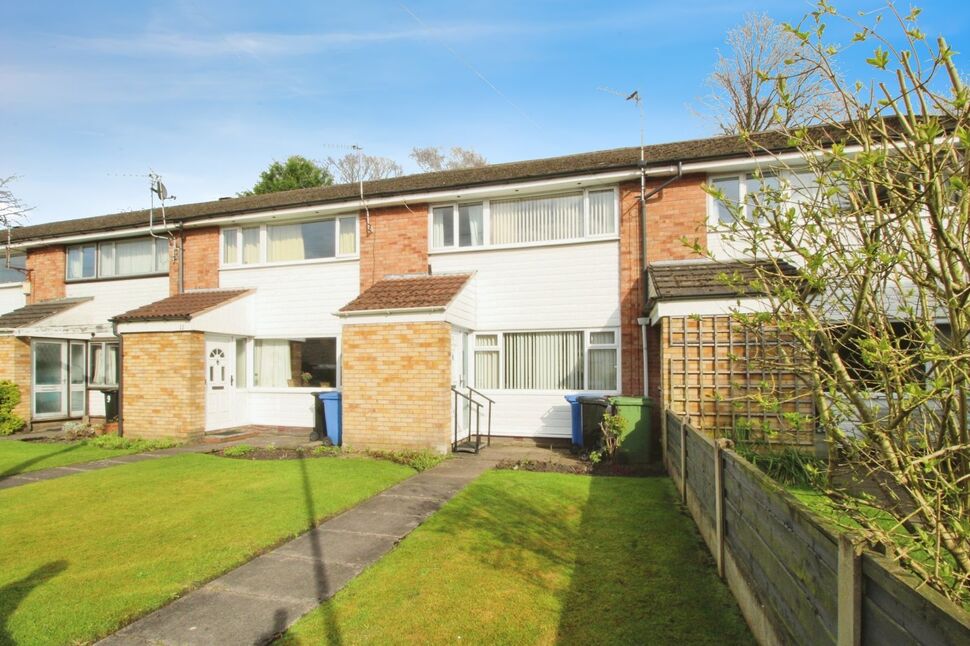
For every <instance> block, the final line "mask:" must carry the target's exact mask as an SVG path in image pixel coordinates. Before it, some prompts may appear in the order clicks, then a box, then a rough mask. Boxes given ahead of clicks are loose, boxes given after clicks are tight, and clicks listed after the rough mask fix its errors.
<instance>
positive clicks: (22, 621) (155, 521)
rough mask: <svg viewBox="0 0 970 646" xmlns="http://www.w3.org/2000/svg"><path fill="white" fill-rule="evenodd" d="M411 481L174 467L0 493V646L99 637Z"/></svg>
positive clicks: (297, 463) (265, 464)
mask: <svg viewBox="0 0 970 646" xmlns="http://www.w3.org/2000/svg"><path fill="white" fill-rule="evenodd" d="M4 444H6V442H4ZM412 474H414V471H413V470H412V469H408V468H406V467H403V466H400V465H396V464H392V463H390V462H382V461H377V460H367V459H347V460H305V461H301V460H282V461H245V460H224V459H221V458H218V457H214V456H208V455H179V456H174V457H168V458H162V459H158V460H149V461H145V462H140V463H137V464H130V465H124V466H117V467H112V468H111V469H105V470H103V471H94V472H90V473H84V474H79V475H76V476H71V477H69V478H61V479H57V480H51V481H47V482H42V483H36V484H31V485H27V486H24V487H17V488H14V489H9V490H5V491H0V536H3V541H0V563H3V564H4V566H3V568H0V644H3V643H16V644H69V643H75V642H88V641H92V640H94V639H97V638H98V637H102V636H104V635H107V634H109V633H111V632H113V631H114V630H116V629H117V628H119V627H121V626H122V625H123V624H124V623H127V622H128V621H129V620H131V619H134V618H135V617H138V616H140V615H143V614H145V613H147V612H149V611H151V610H154V609H156V608H158V607H160V606H162V605H164V604H165V603H167V602H169V601H171V600H172V599H173V598H175V597H177V596H178V595H180V594H181V593H184V592H185V591H187V590H189V589H192V588H194V587H197V586H198V585H199V584H201V583H203V582H205V581H207V580H210V579H212V578H214V577H215V576H217V575H219V574H221V573H223V572H225V571H227V570H230V569H232V568H234V567H236V566H239V565H241V564H242V563H244V562H245V561H247V560H248V559H250V558H251V557H252V556H254V555H255V554H257V553H259V552H261V551H263V550H265V549H266V548H268V547H270V546H273V545H275V544H278V543H280V542H281V541H283V540H284V539H286V538H289V537H292V536H295V535H297V534H299V533H301V532H302V531H304V530H305V529H307V528H308V527H309V526H310V525H311V523H313V522H316V521H319V520H320V519H322V518H324V517H327V516H331V515H333V514H335V513H337V512H339V511H342V510H344V509H346V508H348V507H350V506H352V505H354V504H356V503H357V502H359V501H361V500H363V499H364V498H367V497H369V496H371V495H373V494H375V493H377V492H378V491H380V490H382V489H385V488H386V487H388V486H390V485H392V484H394V483H395V482H398V481H400V480H403V479H404V478H406V477H408V476H409V475H412Z"/></svg>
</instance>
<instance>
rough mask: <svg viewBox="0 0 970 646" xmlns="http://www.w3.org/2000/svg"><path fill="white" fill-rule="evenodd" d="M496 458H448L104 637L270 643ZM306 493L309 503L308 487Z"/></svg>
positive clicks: (108, 643) (113, 641)
mask: <svg viewBox="0 0 970 646" xmlns="http://www.w3.org/2000/svg"><path fill="white" fill-rule="evenodd" d="M494 464H495V460H494V459H491V458H490V456H487V452H486V455H480V456H461V457H455V458H453V459H451V460H448V461H446V462H444V463H442V464H440V465H439V466H437V467H435V468H433V469H430V470H429V471H426V472H424V473H422V474H419V475H416V476H414V477H412V478H410V479H408V480H405V481H404V482H402V483H400V484H397V485H395V486H393V487H391V488H390V489H387V490H386V491H384V492H383V493H380V494H378V495H376V496H374V497H373V498H370V499H369V500H366V501H364V502H362V503H360V504H359V505H357V506H356V507H354V508H352V509H350V510H348V511H346V512H344V513H342V514H340V515H339V516H336V517H334V518H332V519H330V520H328V521H326V522H324V523H322V524H321V525H320V526H318V527H317V528H316V529H313V530H310V531H309V532H307V533H305V534H303V535H302V536H300V537H298V538H296V539H294V540H292V541H290V542H288V543H286V544H284V545H282V546H280V547H278V548H276V549H275V550H273V551H271V552H268V553H267V554H264V555H262V556H258V557H256V558H255V559H253V560H252V561H249V562H248V563H246V564H245V565H243V566H241V567H239V568H237V569H235V570H233V571H231V572H229V573H228V574H225V575H223V576H221V577H219V578H218V579H215V580H214V581H211V582H209V583H208V584H206V585H204V586H203V587H201V588H199V589H198V590H195V591H193V592H190V593H188V594H187V595H185V596H184V597H182V598H180V599H178V600H177V601H175V602H173V603H171V604H169V605H167V606H165V607H164V608H161V609H160V610H157V611H156V612H154V613H152V614H150V615H148V616H146V617H144V618H142V619H139V620H138V621H136V622H135V623H133V624H131V625H129V626H128V627H126V628H123V629H121V630H120V631H118V632H117V633H115V634H114V635H112V636H110V637H108V638H106V639H104V640H102V641H101V642H99V644H102V645H104V646H116V645H121V644H135V645H139V644H140V645H145V646H147V645H149V644H166V645H175V644H178V645H195V644H263V643H266V642H268V641H270V640H271V639H273V638H274V637H275V636H276V635H278V634H280V633H281V632H283V631H284V630H285V629H286V628H288V627H289V626H290V625H292V624H293V623H294V622H296V620H297V619H299V618H300V617H302V616H303V615H305V614H306V613H308V612H310V611H311V610H313V609H314V608H316V607H317V606H318V605H319V604H320V603H321V602H322V601H325V600H326V599H329V598H330V597H332V596H333V595H334V594H336V592H337V591H338V590H340V589H341V588H343V587H344V586H345V585H346V584H347V582H348V581H350V580H351V579H353V578H354V577H355V576H357V575H358V574H360V572H361V571H362V570H363V569H364V568H366V567H367V566H368V565H370V564H371V563H374V562H375V561H377V560H378V559H380V558H381V557H382V556H383V555H384V554H386V553H387V552H389V551H390V550H391V548H393V547H394V546H395V545H396V544H397V543H398V542H399V541H400V540H401V539H402V538H404V537H405V536H407V535H408V534H409V533H410V532H411V531H412V530H413V529H414V528H415V527H417V526H418V525H420V524H421V523H422V522H424V520H425V519H426V518H427V517H428V516H430V515H431V514H433V513H434V512H435V511H437V510H438V509H439V508H440V507H441V505H443V504H444V503H445V502H446V501H448V500H449V499H451V497H452V496H454V495H455V494H456V493H458V491H460V490H461V489H462V488H463V487H464V486H465V485H466V484H468V483H469V482H471V481H472V480H474V479H475V478H476V477H478V476H479V475H481V474H482V473H483V472H484V471H486V470H487V469H489V468H491V467H492V466H494ZM320 494H321V495H323V494H325V492H320ZM307 496H308V505H312V497H311V496H310V492H309V491H308V492H307ZM311 509H312V506H311Z"/></svg>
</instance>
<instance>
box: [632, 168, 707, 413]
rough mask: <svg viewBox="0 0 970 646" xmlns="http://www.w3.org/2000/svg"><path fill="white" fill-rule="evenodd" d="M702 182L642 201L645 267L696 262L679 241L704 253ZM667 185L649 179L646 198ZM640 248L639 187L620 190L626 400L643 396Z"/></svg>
mask: <svg viewBox="0 0 970 646" xmlns="http://www.w3.org/2000/svg"><path fill="white" fill-rule="evenodd" d="M706 179H707V176H706V175H701V174H695V175H685V176H684V177H682V178H680V179H678V180H676V181H674V182H672V183H671V184H670V185H669V186H667V187H666V188H664V189H663V190H662V191H661V192H660V193H658V194H657V195H655V196H653V197H652V198H650V199H649V200H648V201H647V262H648V263H650V262H657V261H661V260H689V259H700V258H701V256H698V255H697V254H695V253H694V252H693V250H692V249H690V247H688V246H687V245H686V244H685V243H684V239H687V240H689V241H694V240H697V241H699V242H700V244H701V247H702V248H705V249H706V248H707V194H706V193H705V192H704V191H703V189H702V188H701V185H702V184H703V183H704V182H705V181H706ZM666 180H667V178H652V179H650V180H649V181H648V182H647V192H648V193H649V192H650V191H651V190H653V189H654V188H656V187H657V186H659V185H660V184H662V183H663V182H664V181H666ZM642 244H643V231H642V227H641V219H640V182H639V181H637V182H629V183H626V184H621V185H620V317H621V327H620V342H621V344H622V346H621V347H622V352H623V370H622V375H621V377H622V389H623V392H624V393H627V394H630V395H639V394H642V393H643V342H642V336H641V335H642V333H641V331H640V325H639V324H638V323H637V319H638V318H640V317H642V316H644V315H645V312H644V311H643V308H644V303H643V283H642V278H643V275H642V274H643V267H642V266H641V260H640V250H641V248H642ZM648 333H649V332H648ZM648 345H649V344H648ZM651 352H652V349H651ZM655 370H659V368H655ZM651 390H652V387H651ZM651 396H653V393H651Z"/></svg>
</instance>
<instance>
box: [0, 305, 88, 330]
mask: <svg viewBox="0 0 970 646" xmlns="http://www.w3.org/2000/svg"><path fill="white" fill-rule="evenodd" d="M92 300H93V299H92V298H90V297H84V298H57V299H52V300H47V301H41V302H39V303H32V304H30V305H25V306H24V307H21V308H19V309H15V310H13V311H12V312H7V313H6V314H4V315H3V316H0V334H9V335H12V336H19V337H34V336H45V337H50V336H56V337H59V338H72V337H77V338H89V337H90V336H91V333H92V332H100V331H102V330H100V329H96V328H97V326H91V325H77V324H76V322H73V321H71V320H66V319H64V317H63V316H60V315H62V314H64V313H65V312H68V311H69V310H72V309H73V308H76V307H77V306H79V305H82V304H84V303H88V302H90V301H92Z"/></svg>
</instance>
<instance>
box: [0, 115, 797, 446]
mask: <svg viewBox="0 0 970 646" xmlns="http://www.w3.org/2000/svg"><path fill="white" fill-rule="evenodd" d="M761 143H762V145H764V146H766V147H767V148H768V149H770V150H773V151H775V152H776V153H781V154H784V153H785V147H786V145H787V144H786V142H785V141H784V139H783V138H781V137H776V136H775V135H771V134H768V135H765V136H764V139H763V141H762V142H761ZM643 153H644V155H643V161H641V150H640V149H639V148H623V149H616V150H607V151H601V152H593V153H586V154H579V155H571V156H566V157H558V158H550V159H540V160H534V161H526V162H518V163H508V164H496V165H491V166H486V167H483V168H476V169H467V170H456V171H445V172H438V173H428V174H421V175H412V176H406V177H399V178H393V179H386V180H380V181H374V182H367V183H365V184H364V185H363V199H362V198H361V194H360V187H358V186H357V185H338V186H329V187H321V188H313V189H303V190H295V191H288V192H282V193H275V194H269V195H259V196H250V197H239V198H232V199H222V200H218V201H213V202H205V203H198V204H186V205H180V206H177V207H170V208H169V209H168V211H167V214H166V219H165V221H164V222H160V221H159V218H158V212H157V210H156V211H155V213H154V217H153V220H152V222H151V223H150V216H149V213H148V212H147V211H141V212H133V213H120V214H114V215H105V216H100V217H93V218H84V219H74V220H65V221H62V222H56V223H52V224H42V225H36V226H28V227H23V228H19V229H15V230H14V231H13V232H12V233H11V243H10V251H11V263H10V264H11V267H12V268H11V269H7V270H5V271H4V272H3V274H2V279H3V281H4V283H3V285H2V286H0V313H3V314H2V316H0V334H2V335H3V336H2V337H0V377H2V378H9V379H12V380H14V381H15V382H16V383H17V384H19V386H20V388H21V391H22V394H23V402H22V404H21V406H22V410H21V413H22V414H23V415H24V416H25V417H26V418H28V419H29V420H30V423H32V424H37V423H40V422H47V421H51V420H66V419H72V418H82V417H85V416H87V417H91V418H98V417H101V416H103V415H104V413H105V410H104V397H103V396H102V392H101V391H102V390H104V389H119V390H120V407H119V408H120V410H119V420H120V425H121V428H122V431H123V433H124V434H125V435H129V436H136V437H148V436H177V437H181V438H191V439H197V438H200V437H201V436H203V434H205V433H209V432H213V431H217V430H220V429H227V428H234V427H241V426H246V425H276V426H295V427H310V426H312V425H313V421H314V398H313V397H312V396H311V394H312V393H315V392H319V391H322V390H323V391H325V390H331V389H332V390H339V391H340V392H341V393H342V397H343V418H344V423H343V426H344V442H345V443H346V444H349V445H352V446H359V447H363V446H368V447H428V448H432V449H435V450H439V451H445V450H448V448H449V446H450V445H451V444H452V442H453V441H454V434H455V429H456V427H457V429H458V432H459V434H460V435H462V436H464V435H465V434H467V433H468V430H469V429H468V428H467V427H468V425H469V421H470V419H471V418H470V417H469V415H468V409H467V408H466V407H467V406H469V405H470V404H468V399H469V398H471V399H472V400H473V401H484V398H488V399H491V400H492V401H493V402H494V404H493V407H492V410H493V417H492V422H491V427H492V434H493V435H495V436H514V437H521V438H544V439H555V438H568V437H569V434H570V416H569V409H568V405H567V403H566V402H565V400H564V399H563V395H564V394H568V393H582V392H590V393H605V394H619V393H623V394H631V395H644V394H645V395H648V396H650V397H652V398H655V399H656V400H658V401H661V402H663V403H664V404H665V405H666V406H670V407H673V408H675V409H678V410H679V412H684V413H687V414H690V415H692V416H693V418H694V419H695V420H697V421H698V423H699V424H701V425H704V426H707V427H713V428H717V427H722V426H728V425H730V424H731V415H732V412H731V411H730V410H729V409H727V408H723V407H720V405H719V404H718V403H717V398H716V397H712V396H710V394H711V393H715V392H717V391H718V389H722V390H723V389H725V388H734V387H736V382H737V379H736V375H735V377H729V376H725V375H729V373H730V370H729V367H727V368H725V367H724V366H722V364H724V363H725V362H727V358H726V357H727V356H728V354H727V353H728V352H729V351H730V340H731V339H730V335H731V330H730V321H729V319H727V318H726V317H725V315H726V314H727V313H728V312H729V311H730V309H731V308H732V307H736V306H737V305H738V303H739V298H740V299H741V300H743V301H745V303H744V305H745V306H746V307H751V308H757V307H758V304H759V300H758V295H757V294H747V295H745V294H742V295H740V296H739V294H738V293H737V292H736V291H735V290H734V289H733V288H728V287H725V286H724V285H723V284H722V283H721V282H720V281H718V280H717V274H718V273H719V272H720V271H723V268H724V265H723V263H728V264H729V263H730V261H731V257H732V254H733V253H734V252H733V251H732V250H731V249H729V248H728V247H727V246H726V245H723V244H721V242H720V238H719V235H718V233H717V230H716V229H717V226H716V225H717V224H718V222H719V218H722V217H724V209H723V207H722V205H719V204H718V203H716V202H714V201H713V200H712V199H711V198H709V197H708V195H707V194H706V193H705V191H704V190H703V189H702V186H703V185H704V184H707V183H712V184H715V185H718V186H720V187H721V188H722V189H723V190H724V191H725V193H726V194H728V195H736V196H738V197H739V198H741V199H743V196H744V191H745V190H746V187H748V190H750V188H751V185H752V184H751V182H752V181H753V180H752V175H751V172H752V171H753V170H754V169H755V168H757V167H758V166H759V165H761V164H770V162H771V156H767V155H766V156H764V157H757V156H755V155H752V153H751V152H750V151H749V149H748V148H747V147H746V146H745V145H744V144H743V143H741V142H740V141H739V140H738V139H737V138H733V137H719V138H712V139H705V140H696V141H685V142H678V143H671V144H662V145H654V146H649V147H647V148H646V149H645V150H644V151H643ZM641 197H643V198H644V199H642V200H641ZM685 240H687V241H696V242H698V243H699V244H700V246H701V248H703V249H708V250H711V251H712V252H713V253H714V254H715V256H716V257H717V258H718V259H719V260H720V261H721V262H722V264H719V265H716V267H717V269H716V270H715V269H712V268H714V267H715V265H714V264H713V263H712V262H711V261H710V260H705V259H704V258H702V257H700V256H698V255H697V254H696V252H695V251H692V250H691V249H690V248H689V247H688V246H687V245H686V244H685ZM697 315H699V316H697ZM715 339H720V341H719V342H715V341H714V340H715ZM719 366H720V368H719ZM719 370H720V373H719V372H718V371H719ZM725 370H726V371H727V372H725ZM718 375H720V376H718ZM469 388H471V389H473V390H469ZM456 391H457V392H456ZM472 423H474V420H472ZM795 441H799V442H802V443H810V442H811V441H812V438H811V437H808V438H795Z"/></svg>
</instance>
